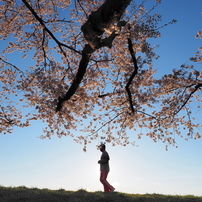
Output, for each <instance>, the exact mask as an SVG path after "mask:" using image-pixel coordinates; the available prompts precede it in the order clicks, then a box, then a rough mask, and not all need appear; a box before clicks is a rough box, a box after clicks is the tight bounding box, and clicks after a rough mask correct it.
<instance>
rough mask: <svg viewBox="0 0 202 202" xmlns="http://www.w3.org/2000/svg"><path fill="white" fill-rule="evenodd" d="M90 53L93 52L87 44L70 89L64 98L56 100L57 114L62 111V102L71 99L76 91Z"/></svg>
mask: <svg viewBox="0 0 202 202" xmlns="http://www.w3.org/2000/svg"><path fill="white" fill-rule="evenodd" d="M92 53H93V50H92V49H91V47H90V46H89V45H88V44H86V45H85V47H84V49H83V52H82V58H81V61H80V64H79V69H78V72H77V74H76V77H75V79H74V80H73V82H72V85H71V86H70V88H69V90H68V91H67V93H66V94H65V96H64V97H59V98H58V103H57V107H56V112H58V111H60V110H61V109H62V106H63V103H64V101H67V100H69V99H70V98H71V97H72V95H74V93H75V92H76V90H77V89H78V87H79V84H80V83H81V81H82V79H83V77H84V75H85V73H86V69H87V66H88V63H89V59H90V56H91V54H92Z"/></svg>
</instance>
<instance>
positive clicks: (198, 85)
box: [174, 83, 202, 116]
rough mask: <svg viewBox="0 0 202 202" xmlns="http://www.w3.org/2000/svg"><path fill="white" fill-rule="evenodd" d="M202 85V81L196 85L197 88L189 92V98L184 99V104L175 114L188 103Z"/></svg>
mask: <svg viewBox="0 0 202 202" xmlns="http://www.w3.org/2000/svg"><path fill="white" fill-rule="evenodd" d="M201 87H202V83H199V84H197V85H196V86H195V89H194V90H193V91H192V92H191V93H190V94H189V96H188V97H187V99H186V100H185V101H184V103H183V104H182V106H181V107H180V108H179V109H178V110H177V111H176V112H175V114H174V116H175V115H176V114H178V113H179V112H180V111H181V110H182V108H183V107H184V106H185V105H186V104H187V102H188V101H189V99H190V98H191V96H192V95H193V94H194V93H195V92H196V91H197V90H198V89H199V88H201Z"/></svg>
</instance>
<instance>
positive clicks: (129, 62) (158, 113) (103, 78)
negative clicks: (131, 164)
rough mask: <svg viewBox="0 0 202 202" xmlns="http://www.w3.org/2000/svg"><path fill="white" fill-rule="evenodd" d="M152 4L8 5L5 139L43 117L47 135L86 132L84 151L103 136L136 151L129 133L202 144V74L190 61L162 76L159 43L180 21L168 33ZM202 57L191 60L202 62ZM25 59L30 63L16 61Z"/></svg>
mask: <svg viewBox="0 0 202 202" xmlns="http://www.w3.org/2000/svg"><path fill="white" fill-rule="evenodd" d="M144 3H145V1H142V3H141V4H139V5H137V4H136V1H135V0H119V1H117V0H99V1H97V0H77V1H76V0H75V1H70V0H60V1H49V0H48V1H47V0H21V1H20V0H1V1H0V27H1V31H0V39H1V40H2V41H3V42H4V46H3V51H2V52H1V56H0V71H1V74H0V87H1V94H0V100H1V106H0V110H1V111H0V132H1V133H4V134H6V133H11V132H12V129H13V127H14V126H17V127H28V126H29V125H30V124H31V121H32V120H41V121H42V122H45V123H47V127H45V128H44V134H43V135H42V138H45V137H48V138H50V137H51V136H52V135H57V136H58V137H62V136H66V135H70V136H72V137H73V135H74V134H73V132H72V131H74V130H79V131H81V132H82V134H83V135H81V136H79V137H75V141H76V142H80V143H84V145H86V144H87V143H90V141H92V140H95V139H99V138H101V139H104V140H103V141H105V142H109V143H112V144H113V145H116V144H121V145H127V144H129V143H130V139H129V137H128V135H127V130H134V131H136V132H135V133H136V135H137V137H138V138H139V139H140V138H141V136H142V135H146V136H149V137H150V138H151V139H153V140H154V141H155V142H156V141H159V140H161V141H162V142H164V143H165V144H168V145H175V135H179V136H181V137H183V138H186V137H192V138H196V139H198V138H201V135H200V133H199V132H200V130H201V128H202V125H201V122H200V120H195V119H194V116H193V115H192V107H191V103H192V102H193V103H194V105H198V108H199V109H200V108H201V105H200V103H201V101H202V99H201V96H200V95H201V94H200V93H201V87H202V72H201V71H199V70H197V69H195V68H194V65H183V64H182V66H181V67H176V69H173V71H172V74H168V75H163V76H162V77H161V78H157V77H156V76H155V73H156V70H155V69H154V68H153V66H152V64H153V60H155V59H158V55H156V53H155V46H153V45H151V44H150V43H149V40H150V39H152V38H158V37H160V36H161V33H160V30H161V29H162V27H164V26H166V25H168V24H172V23H175V20H173V21H171V22H168V23H167V24H165V25H163V26H160V25H159V22H160V21H161V16H160V15H158V14H156V13H154V12H153V10H154V9H155V7H156V6H157V5H158V4H159V3H160V1H156V3H155V4H154V6H153V7H152V8H151V9H150V10H148V11H147V10H146V9H145V7H144ZM196 37H199V38H201V37H202V32H201V31H199V32H198V33H197V35H196ZM7 42H8V43H7ZM201 50H202V48H199V50H198V51H197V52H196V55H195V56H193V57H192V58H190V60H191V61H193V62H201V61H202V57H201ZM15 54H19V55H20V57H21V58H20V59H19V60H20V61H19V60H18V61H16V63H13V62H10V60H9V57H11V56H10V55H15ZM190 57H191V56H190ZM25 108H26V109H25ZM145 129H147V130H145ZM99 131H102V137H100V136H99V135H98V132H99ZM103 134H104V135H103Z"/></svg>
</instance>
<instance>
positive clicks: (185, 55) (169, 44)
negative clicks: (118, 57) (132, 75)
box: [0, 0, 202, 196]
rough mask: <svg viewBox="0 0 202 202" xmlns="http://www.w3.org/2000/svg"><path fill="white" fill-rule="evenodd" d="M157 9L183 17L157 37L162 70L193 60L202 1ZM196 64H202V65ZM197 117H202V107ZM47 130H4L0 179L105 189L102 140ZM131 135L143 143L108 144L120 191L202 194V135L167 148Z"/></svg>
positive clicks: (36, 125)
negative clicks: (49, 134)
mask: <svg viewBox="0 0 202 202" xmlns="http://www.w3.org/2000/svg"><path fill="white" fill-rule="evenodd" d="M149 2H150V0H149ZM156 12H158V13H159V14H162V15H163V22H164V23H167V22H169V21H171V20H172V19H176V20H177V21H178V22H177V23H176V24H174V25H170V26H167V27H165V28H163V29H162V30H161V31H162V37H161V38H159V39H156V40H155V41H152V43H155V44H159V45H160V47H159V48H158V49H157V53H158V54H159V55H160V56H161V57H160V58H159V60H157V61H156V62H155V63H154V68H158V70H159V73H158V74H159V76H160V75H161V74H163V73H169V72H171V70H172V68H178V67H179V66H180V65H181V64H183V63H186V62H188V59H189V58H190V57H192V56H193V55H194V54H195V52H196V51H197V48H198V47H199V46H200V45H201V41H200V40H199V39H196V38H195V35H196V32H197V31H199V30H200V29H201V22H202V15H201V12H202V1H200V0H169V1H166V0H162V4H160V5H159V7H158V8H157V9H156ZM196 67H197V69H201V68H202V65H201V64H196ZM197 117H198V118H200V117H201V111H199V112H198V113H197V114H196V118H197ZM41 134H42V125H41V123H40V122H37V121H35V122H33V124H32V126H31V127H29V128H24V129H17V128H16V129H15V130H14V131H13V133H12V134H8V135H0V153H1V155H0V185H3V186H21V185H24V186H27V187H39V188H49V189H59V188H64V189H66V190H78V189H80V188H83V189H87V190H91V191H97V190H103V188H102V185H101V183H100V182H99V165H98V164H97V161H98V160H99V158H100V155H101V153H100V151H98V150H97V149H96V144H97V143H98V142H97V141H95V142H93V143H92V144H90V145H88V147H87V152H86V153H84V152H83V150H82V149H83V147H82V145H80V144H76V143H75V142H74V141H73V139H72V138H70V137H63V138H61V139H60V138H57V137H53V138H52V139H51V140H49V139H45V140H41V139H39V138H37V137H39V136H40V135H41ZM77 134H78V135H80V134H79V133H77ZM128 135H129V136H130V137H131V139H132V140H135V141H136V144H137V145H139V146H138V147H137V146H130V145H129V146H127V147H121V146H116V147H111V145H107V151H108V152H109V155H110V158H111V160H110V167H111V171H110V173H109V177H108V180H109V182H110V183H111V184H113V185H114V186H115V187H116V190H117V191H120V192H127V193H139V194H143V193H159V194H178V195H187V194H193V195H200V196H202V173H201V170H202V140H201V139H200V140H193V139H190V140H189V141H185V140H182V139H176V141H177V143H178V148H177V149H176V148H174V147H169V150H168V151H166V150H165V145H164V144H162V143H161V142H159V143H153V141H152V140H150V139H149V138H148V137H143V138H142V140H137V137H136V136H135V134H134V132H131V131H128Z"/></svg>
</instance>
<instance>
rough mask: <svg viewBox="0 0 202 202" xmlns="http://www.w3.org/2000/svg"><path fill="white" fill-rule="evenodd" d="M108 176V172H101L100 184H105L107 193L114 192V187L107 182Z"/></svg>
mask: <svg viewBox="0 0 202 202" xmlns="http://www.w3.org/2000/svg"><path fill="white" fill-rule="evenodd" d="M107 175H108V172H107V171H100V182H101V183H102V184H103V186H104V191H105V192H110V191H114V187H113V186H111V185H110V184H109V183H108V182H107Z"/></svg>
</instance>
